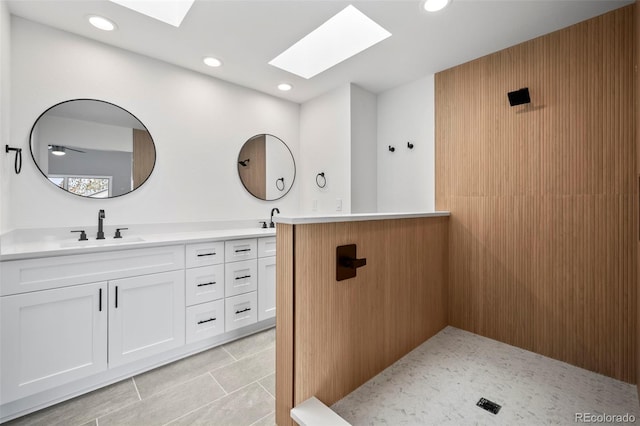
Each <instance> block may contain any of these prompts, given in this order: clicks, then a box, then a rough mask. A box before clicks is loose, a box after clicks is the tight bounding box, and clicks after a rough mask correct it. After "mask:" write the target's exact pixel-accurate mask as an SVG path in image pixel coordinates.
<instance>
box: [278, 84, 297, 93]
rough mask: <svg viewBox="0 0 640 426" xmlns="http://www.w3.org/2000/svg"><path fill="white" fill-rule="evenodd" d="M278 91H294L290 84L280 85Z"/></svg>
mask: <svg viewBox="0 0 640 426" xmlns="http://www.w3.org/2000/svg"><path fill="white" fill-rule="evenodd" d="M278 89H280V90H282V91H283V92H288V91H289V90H291V89H293V86H292V85H290V84H289V83H281V84H278Z"/></svg>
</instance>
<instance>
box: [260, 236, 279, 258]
mask: <svg viewBox="0 0 640 426" xmlns="http://www.w3.org/2000/svg"><path fill="white" fill-rule="evenodd" d="M275 255H276V237H266V238H259V239H258V257H269V256H275Z"/></svg>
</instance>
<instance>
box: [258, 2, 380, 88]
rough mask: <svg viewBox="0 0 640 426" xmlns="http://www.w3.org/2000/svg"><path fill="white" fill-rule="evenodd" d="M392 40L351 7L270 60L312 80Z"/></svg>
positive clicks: (272, 63) (365, 16) (275, 65)
mask: <svg viewBox="0 0 640 426" xmlns="http://www.w3.org/2000/svg"><path fill="white" fill-rule="evenodd" d="M389 37H391V33H390V32H389V31H387V30H386V29H384V28H383V27H382V26H381V25H380V24H378V23H377V22H375V21H374V20H372V19H371V18H369V17H368V16H367V15H365V14H364V13H362V12H361V11H360V10H358V9H357V8H356V7H355V6H353V5H349V6H347V7H346V8H344V9H343V10H342V11H340V12H338V13H337V14H336V15H334V16H333V17H331V18H330V19H328V20H327V21H326V22H325V23H323V24H322V25H320V26H319V27H318V28H316V29H315V30H313V31H311V32H310V33H309V34H307V35H306V36H304V37H303V38H302V39H300V40H298V41H297V42H296V43H295V44H293V45H292V46H291V47H289V48H288V49H287V50H285V51H284V52H282V53H281V54H279V55H278V56H276V57H275V58H274V59H272V60H271V61H269V65H272V66H274V67H277V68H280V69H282V70H285V71H287V72H290V73H292V74H295V75H297V76H299V77H302V78H305V79H307V80H308V79H310V78H313V77H315V76H316V75H318V74H320V73H322V72H324V71H326V70H328V69H330V68H332V67H334V66H336V65H338V64H339V63H341V62H344V61H345V60H347V59H349V58H352V57H354V56H356V55H357V54H359V53H361V52H363V51H365V50H367V49H369V48H370V47H372V46H375V45H376V44H378V43H380V42H381V41H383V40H385V39H387V38H389Z"/></svg>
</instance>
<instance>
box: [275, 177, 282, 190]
mask: <svg viewBox="0 0 640 426" xmlns="http://www.w3.org/2000/svg"><path fill="white" fill-rule="evenodd" d="M279 182H282V188H281V187H280V185H279V184H278V183H279ZM276 188H278V191H284V178H283V177H281V178H279V179H276Z"/></svg>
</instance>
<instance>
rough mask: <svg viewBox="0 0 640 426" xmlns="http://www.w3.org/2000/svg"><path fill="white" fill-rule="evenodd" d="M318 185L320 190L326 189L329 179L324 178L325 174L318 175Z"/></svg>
mask: <svg viewBox="0 0 640 426" xmlns="http://www.w3.org/2000/svg"><path fill="white" fill-rule="evenodd" d="M316 185H318V188H324V187H325V186H327V178H326V177H325V176H324V172H320V173H318V174H317V175H316Z"/></svg>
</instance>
